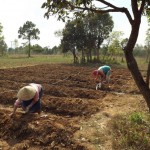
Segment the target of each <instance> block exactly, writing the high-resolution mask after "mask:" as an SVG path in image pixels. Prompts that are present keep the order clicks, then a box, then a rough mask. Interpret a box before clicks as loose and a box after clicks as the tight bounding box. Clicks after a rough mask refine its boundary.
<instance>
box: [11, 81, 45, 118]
mask: <svg viewBox="0 0 150 150" xmlns="http://www.w3.org/2000/svg"><path fill="white" fill-rule="evenodd" d="M42 95H43V88H42V85H40V84H36V83H31V84H29V85H27V86H24V87H23V88H21V89H20V90H19V91H18V93H17V98H18V99H17V100H16V101H15V103H14V109H13V112H12V113H11V114H10V116H11V117H12V116H14V115H15V112H16V110H17V108H18V107H20V106H21V107H22V109H23V110H24V111H25V113H38V114H40V113H41V98H42Z"/></svg>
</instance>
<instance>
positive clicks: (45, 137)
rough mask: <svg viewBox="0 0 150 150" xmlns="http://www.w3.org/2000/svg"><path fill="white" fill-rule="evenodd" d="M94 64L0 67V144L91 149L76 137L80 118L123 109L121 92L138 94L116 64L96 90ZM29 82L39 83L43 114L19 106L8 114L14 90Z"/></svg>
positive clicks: (60, 149)
mask: <svg viewBox="0 0 150 150" xmlns="http://www.w3.org/2000/svg"><path fill="white" fill-rule="evenodd" d="M96 68H97V67H96ZM94 69H95V67H88V66H87V67H85V66H84V67H81V66H74V65H63V64H57V65H55V64H53V65H37V66H28V67H20V68H11V69H0V85H1V86H0V148H1V149H4V150H5V149H16V150H25V149H29V150H32V149H34V150H35V149H36V150H42V149H43V150H49V149H55V150H56V149H57V150H79V149H80V150H88V149H89V150H91V149H94V148H91V146H90V144H89V141H87V142H85V141H83V140H82V139H80V138H79V137H78V136H76V137H78V139H79V140H76V139H75V135H76V134H77V133H78V132H79V131H80V130H81V124H80V123H81V122H82V123H83V122H88V121H89V120H92V122H93V121H94V120H93V119H92V118H95V117H94V115H97V114H99V113H101V114H103V112H105V111H106V110H108V112H107V113H105V114H108V116H111V115H112V114H113V113H114V111H116V112H117V111H119V110H120V108H121V107H122V106H123V109H124V108H125V105H126V101H124V99H126V96H124V97H122V96H121V97H120V95H122V94H123V95H128V98H129V99H130V98H132V96H131V94H134V95H136V94H139V91H138V89H137V88H136V86H135V84H134V82H133V79H132V77H131V75H130V73H129V71H128V70H127V69H121V68H118V69H117V68H113V70H115V71H113V74H112V77H111V82H110V87H108V85H104V87H103V89H101V90H95V86H96V83H94V82H93V79H92V77H91V72H92V70H94ZM32 82H35V83H39V84H42V86H43V87H44V96H43V98H42V111H43V112H42V115H43V116H39V115H38V114H26V115H25V114H24V112H23V111H22V110H21V109H18V110H17V113H16V116H15V117H14V118H10V117H9V114H10V113H11V112H12V109H13V103H14V101H15V99H16V94H17V91H18V90H19V89H20V88H21V87H23V86H24V85H27V84H29V83H32ZM122 98H123V99H122ZM131 103H132V100H131ZM131 106H132V105H130V107H131ZM133 107H134V106H133ZM112 108H113V109H112ZM112 110H113V111H112ZM106 118H107V117H106ZM95 119H96V120H101V119H100V118H97V117H96V118H95ZM97 122H98V123H99V121H97ZM87 126H88V125H87ZM78 135H80V134H79V133H78ZM82 135H83V134H82ZM80 137H81V136H80Z"/></svg>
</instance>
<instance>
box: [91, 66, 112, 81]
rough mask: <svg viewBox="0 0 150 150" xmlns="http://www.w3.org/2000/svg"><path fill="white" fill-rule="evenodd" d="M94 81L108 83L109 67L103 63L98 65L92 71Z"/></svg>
mask: <svg viewBox="0 0 150 150" xmlns="http://www.w3.org/2000/svg"><path fill="white" fill-rule="evenodd" d="M92 74H93V76H94V78H95V81H96V83H97V82H98V83H101V84H102V83H103V82H105V81H106V82H107V83H108V84H109V81H110V75H111V67H110V66H107V65H104V66H101V67H99V68H98V69H97V70H94V71H93V72H92Z"/></svg>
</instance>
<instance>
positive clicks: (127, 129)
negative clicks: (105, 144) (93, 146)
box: [111, 112, 150, 150]
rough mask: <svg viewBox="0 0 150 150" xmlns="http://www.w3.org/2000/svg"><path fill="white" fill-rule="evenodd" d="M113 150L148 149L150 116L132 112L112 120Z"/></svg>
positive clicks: (149, 143)
mask: <svg viewBox="0 0 150 150" xmlns="http://www.w3.org/2000/svg"><path fill="white" fill-rule="evenodd" d="M111 126H112V132H113V133H112V134H113V148H114V149H115V150H125V149H128V150H149V149H150V115H149V114H144V113H140V112H134V113H132V114H130V115H129V116H128V115H125V116H121V115H120V116H119V115H118V116H116V117H114V118H113V119H112V122H111Z"/></svg>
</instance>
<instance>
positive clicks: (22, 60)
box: [0, 55, 73, 68]
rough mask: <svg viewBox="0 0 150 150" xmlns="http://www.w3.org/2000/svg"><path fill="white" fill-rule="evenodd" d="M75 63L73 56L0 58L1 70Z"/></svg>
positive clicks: (14, 56)
mask: <svg viewBox="0 0 150 150" xmlns="http://www.w3.org/2000/svg"><path fill="white" fill-rule="evenodd" d="M52 63H73V59H72V56H63V55H34V56H31V57H30V58H28V57H27V56H26V55H10V56H5V57H0V68H12V67H21V66H30V65H38V64H52Z"/></svg>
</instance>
